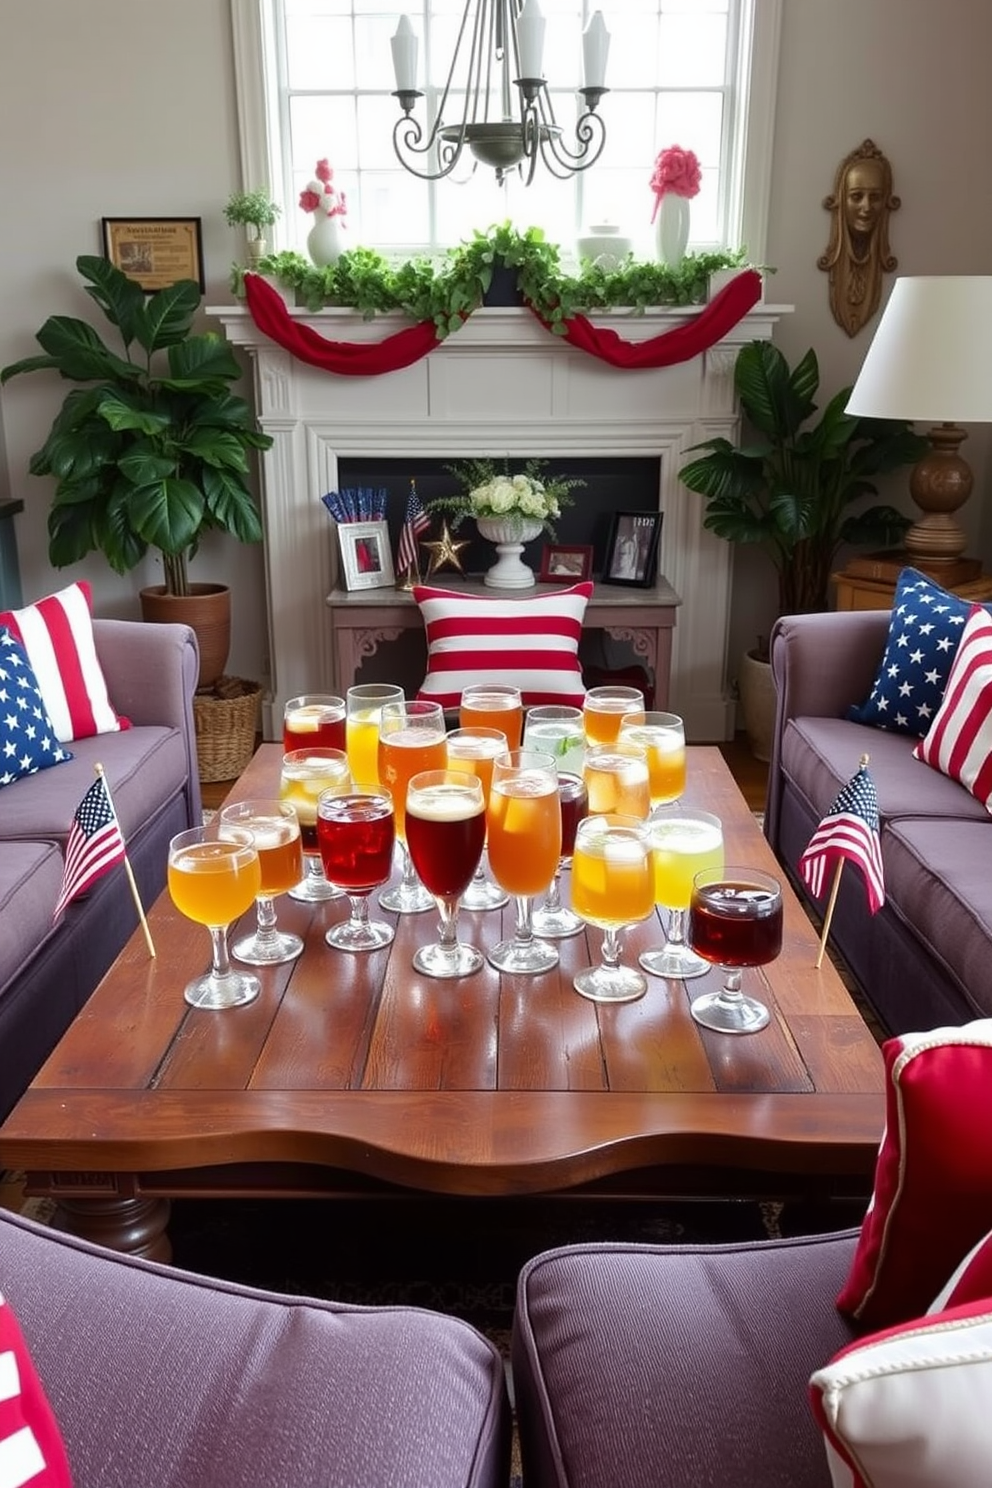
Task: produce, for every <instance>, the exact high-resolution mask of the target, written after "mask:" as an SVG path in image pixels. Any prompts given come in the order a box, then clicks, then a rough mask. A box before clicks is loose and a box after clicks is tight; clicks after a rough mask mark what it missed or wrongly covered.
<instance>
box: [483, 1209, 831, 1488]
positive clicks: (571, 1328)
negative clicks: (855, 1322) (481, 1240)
mask: <svg viewBox="0 0 992 1488" xmlns="http://www.w3.org/2000/svg"><path fill="white" fill-rule="evenodd" d="M856 1243H857V1231H854V1230H852V1231H846V1232H844V1233H842V1234H837V1235H825V1236H813V1237H808V1236H807V1237H805V1238H802V1239H795V1240H772V1241H765V1242H759V1243H755V1242H752V1243H750V1244H745V1245H709V1246H702V1245H692V1246H654V1245H619V1244H614V1245H610V1244H592V1245H575V1246H565V1247H562V1248H560V1249H557V1250H552V1251H547V1252H545V1253H544V1254H543V1255H539V1256H536V1257H535V1258H534V1259H533V1260H531V1261H529V1262H528V1263H527V1265H526V1266H525V1267H524V1268H523V1270H522V1272H521V1273H520V1278H519V1281H518V1285H517V1307H516V1314H515V1318H514V1330H513V1340H512V1361H513V1382H514V1397H515V1403H516V1411H517V1424H518V1428H519V1432H520V1450H521V1458H522V1464H523V1483H524V1488H608V1485H609V1488H613V1485H616V1488H621V1485H622V1488H661V1485H664V1488H704V1485H712V1488H724V1485H729V1484H733V1488H771V1485H773V1484H781V1485H782V1488H786V1485H788V1488H830V1482H831V1478H830V1472H829V1469H828V1467H827V1459H826V1455H825V1451H824V1447H823V1443H822V1440H821V1436H820V1431H819V1428H818V1427H817V1425H816V1423H815V1421H814V1418H813V1414H812V1411H811V1409H810V1406H809V1403H808V1397H807V1385H808V1382H809V1377H810V1375H811V1374H812V1373H813V1371H814V1370H815V1369H817V1368H819V1367H820V1366H821V1365H824V1364H826V1363H827V1362H828V1361H829V1360H830V1359H831V1358H832V1356H833V1355H834V1353H836V1351H837V1350H838V1349H839V1348H842V1347H843V1346H844V1344H846V1343H849V1342H850V1341H851V1339H852V1338H853V1337H854V1336H855V1335H854V1333H853V1331H852V1329H851V1327H850V1325H849V1324H848V1323H847V1322H846V1321H845V1319H844V1318H842V1317H841V1315H840V1313H839V1312H838V1311H837V1309H836V1307H835V1306H834V1298H835V1297H836V1295H837V1293H838V1291H839V1290H840V1286H841V1283H842V1282H843V1281H844V1280H845V1278H846V1276H847V1273H848V1270H849V1269H850V1265H851V1258H852V1256H853V1254H854V1248H855V1245H856Z"/></svg>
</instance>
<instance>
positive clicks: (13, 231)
mask: <svg viewBox="0 0 992 1488" xmlns="http://www.w3.org/2000/svg"><path fill="white" fill-rule="evenodd" d="M615 3H622V0H615ZM759 3H760V0H759ZM783 6H784V20H783V31H782V46H781V64H780V88H779V99H778V111H777V116H776V128H775V148H774V186H773V191H772V198H771V219H770V224H769V235H768V251H767V259H768V262H769V263H770V264H773V265H775V266H776V268H777V273H776V274H775V276H774V278H773V279H772V281H771V286H770V295H769V297H770V298H771V299H774V300H776V301H779V302H783V303H790V304H794V305H795V307H796V311H795V314H794V315H792V316H790V317H788V318H786V320H785V321H784V322H783V323H782V326H781V329H780V332H779V334H778V337H777V340H778V343H779V345H780V346H781V347H782V349H783V351H784V352H785V353H786V354H787V355H788V356H789V357H790V359H792V358H795V357H796V356H798V355H799V354H801V353H802V352H803V351H805V349H806V348H807V347H808V346H814V347H815V349H816V351H817V355H818V357H819V360H820V366H821V372H822V380H823V388H824V393H825V396H829V395H830V394H831V393H833V392H834V391H836V389H837V388H838V387H840V386H842V385H843V384H845V383H848V382H851V381H853V380H854V378H855V377H856V375H857V370H858V367H859V365H860V362H861V360H862V358H863V356H864V353H865V350H866V348H867V345H868V343H869V340H870V335H871V330H870V328H869V329H866V330H865V331H863V332H862V333H861V334H860V335H859V336H857V337H855V338H854V340H849V339H848V337H847V336H846V335H845V334H844V332H843V331H841V330H840V328H839V327H838V326H836V325H835V323H834V321H833V319H832V317H831V315H830V310H829V306H828V304H827V290H826V276H825V275H824V274H822V273H821V272H820V271H819V270H818V269H817V268H816V259H817V256H818V255H819V254H820V253H822V252H823V250H824V248H825V246H826V241H827V224H828V218H827V214H826V212H825V211H824V210H823V207H822V200H823V197H824V196H825V195H826V194H827V193H828V192H829V191H830V189H831V187H832V184H833V176H834V171H835V169H836V166H837V164H838V163H839V161H840V159H841V158H842V157H843V156H844V155H845V154H846V153H847V152H848V151H849V150H851V149H853V148H855V147H856V146H857V145H859V144H860V143H861V141H862V140H863V139H864V138H866V137H871V138H872V139H874V140H875V141H876V143H877V144H878V145H879V146H880V147H881V148H882V149H883V150H884V151H885V153H886V154H887V155H888V157H889V159H890V160H891V161H892V164H893V168H894V172H895V186H896V190H897V192H898V194H899V195H900V196H901V198H902V203H903V205H902V208H901V210H900V211H899V212H898V213H896V214H895V217H894V218H893V222H892V232H891V237H892V245H893V251H894V252H895V254H896V255H897V257H898V259H899V268H898V270H897V272H899V273H906V274H930V273H950V274H959V273H960V274H976V273H992V193H990V192H989V189H988V164H987V152H988V146H989V142H990V140H992V128H990V124H992V95H990V90H989V88H988V78H987V73H988V58H989V56H990V55H992V5H989V3H988V0H783ZM0 35H2V44H0V139H2V140H3V151H2V156H0V183H2V187H3V200H4V203H5V211H4V253H3V269H4V272H3V275H2V278H0V365H2V364H4V363H6V362H9V361H12V360H14V359H16V358H19V357H22V356H27V355H31V354H32V353H33V352H34V351H36V350H37V347H36V344H35V342H34V332H35V330H36V329H37V328H38V327H39V326H40V325H41V323H42V321H43V320H44V319H45V317H46V316H47V315H49V314H52V313H78V314H81V315H86V314H87V306H88V301H87V300H86V298H85V296H84V295H83V293H82V291H81V290H80V289H79V288H78V287H77V278H76V275H75V272H74V269H73V262H74V260H75V258H76V257H77V255H78V254H80V253H96V252H99V251H100V238H99V224H100V218H101V216H120V217H124V216H129V215H135V216H199V217H201V218H202V219H203V230H204V251H205V258H206V272H207V301H208V302H209V303H216V302H218V301H219V300H220V301H223V300H226V299H227V298H228V291H227V274H228V268H229V264H230V260H231V259H232V257H234V256H235V255H236V253H237V251H238V247H237V240H236V238H235V234H234V233H233V232H232V231H231V229H229V228H228V227H227V226H226V224H225V222H224V220H223V217H222V215H221V210H220V209H221V206H222V204H223V202H224V201H225V199H226V197H227V195H228V193H229V191H230V190H231V189H232V188H233V187H235V186H236V185H238V184H239V163H238V161H239V156H238V142H237V127H236V109H235V96H234V79H233V65H232V58H231V29H230V19H229V10H228V0H87V3H86V4H85V5H83V4H78V3H73V0H4V3H3V15H2V25H0ZM63 392H64V389H62V388H61V387H60V386H59V384H58V383H57V381H55V380H52V379H47V378H45V377H44V376H43V375H40V374H39V375H37V376H35V377H33V378H21V379H16V380H15V381H14V382H12V383H10V384H8V386H7V387H6V388H5V389H4V390H3V392H2V395H0V397H2V402H0V412H2V417H3V430H0V434H2V433H4V432H5V436H6V453H7V465H8V472H7V479H6V481H5V479H4V476H3V473H2V472H0V491H2V490H3V489H4V486H5V484H7V485H9V490H10V494H12V495H14V496H19V497H21V498H22V499H23V500H24V501H25V506H26V510H25V512H24V513H23V514H22V515H21V516H19V517H18V518H16V522H17V533H18V542H19V545H20V550H21V567H22V574H23V580H24V590H25V595H26V597H28V598H32V597H36V596H37V595H39V594H41V593H43V592H44V591H45V590H46V589H48V588H50V587H51V586H52V584H53V583H60V582H67V581H68V580H69V579H70V578H72V577H76V576H85V577H88V578H90V579H91V580H92V582H93V584H94V589H95V592H96V603H97V606H98V608H99V610H100V612H101V613H103V614H117V615H131V614H136V613H137V599H136V594H137V590H138V588H139V587H140V586H141V585H142V584H145V583H154V582H157V581H158V578H159V575H158V574H157V572H156V571H155V565H154V563H152V562H151V561H149V563H148V565H147V568H146V570H145V571H143V572H140V573H135V574H132V575H130V576H128V577H127V578H126V579H118V578H117V577H116V576H115V575H113V574H111V573H109V572H108V570H107V568H106V565H105V564H104V563H103V561H102V560H101V559H99V558H91V559H89V560H88V561H87V562H86V563H85V564H82V565H80V566H79V573H78V575H77V574H76V573H74V572H73V571H70V570H65V571H63V572H62V573H60V574H53V573H52V571H51V569H50V568H49V566H48V562H47V539H46V532H45V519H46V513H47V500H46V491H45V487H44V485H43V483H42V482H40V481H36V480H35V479H34V478H32V477H30V476H29V475H28V474H27V464H28V459H29V457H30V454H31V452H32V451H33V450H35V449H37V447H38V445H39V444H40V443H41V441H42V440H43V438H44V435H45V432H46V431H47V428H48V425H49V424H50V422H51V419H52V417H53V415H54V413H55V411H56V409H57V407H58V405H59V402H60V401H61V396H62V394H63ZM990 412H992V410H990ZM966 451H967V453H968V454H969V457H970V458H971V460H972V463H973V464H974V466H975V468H976V493H975V496H974V497H973V498H972V502H971V503H970V505H969V507H968V509H967V513H966V516H967V523H966V525H969V527H970V530H972V532H973V534H974V539H975V542H974V547H973V551H974V552H976V553H978V552H980V553H981V554H982V556H983V557H984V558H985V559H986V560H987V562H989V563H990V564H992V512H989V513H988V516H987V518H985V520H984V521H983V517H984V512H985V507H986V506H987V505H988V504H989V503H987V501H986V498H987V497H988V495H989V489H988V488H989V485H990V481H992V473H990V459H989V441H988V438H987V437H986V435H985V433H984V431H983V430H981V429H978V428H976V429H975V430H974V431H973V433H972V438H971V439H970V440H969V442H968V445H967V446H966ZM0 460H2V443H0ZM886 494H887V495H888V496H890V497H891V499H893V500H898V501H899V503H900V504H904V505H906V506H907V509H908V506H909V503H908V500H907V499H906V498H905V496H904V494H903V492H902V489H901V484H900V485H899V487H898V488H897V489H895V490H890V491H888V492H887V493H886ZM261 572H262V569H261V562H260V555H259V554H258V553H257V552H256V551H254V550H251V549H244V548H239V547H237V546H235V545H233V544H231V543H229V542H222V541H218V542H215V543H214V544H213V545H212V546H211V545H205V548H204V551H203V553H202V554H201V556H200V557H199V558H198V560H197V562H196V564H195V567H194V577H200V578H218V577H219V578H222V579H225V580H228V581H230V582H232V583H233V584H234V586H235V594H234V605H235V640H234V647H233V650H232V654H231V659H230V663H229V669H230V670H231V671H232V672H236V673H239V674H241V675H244V676H251V677H261V676H264V671H265V657H264V649H265V642H264V622H263V619H262V614H261V600H262V587H263V586H262V578H261ZM736 575H737V582H736V585H735V603H734V612H733V622H732V630H733V633H732V636H731V645H730V653H731V658H733V655H734V654H735V651H737V650H740V649H743V648H744V647H746V646H747V645H749V644H751V641H752V637H753V635H754V634H755V633H756V632H757V631H758V630H760V629H762V628H766V627H767V623H768V619H769V618H770V616H771V614H772V613H773V610H774V605H773V601H772V597H771V586H770V582H769V581H770V571H769V569H768V567H767V565H766V564H764V563H763V561H762V560H761V559H760V558H758V557H757V555H754V554H745V553H741V554H739V555H738V562H737V568H736ZM315 623H320V617H315ZM733 673H734V667H733V663H731V675H732V676H733Z"/></svg>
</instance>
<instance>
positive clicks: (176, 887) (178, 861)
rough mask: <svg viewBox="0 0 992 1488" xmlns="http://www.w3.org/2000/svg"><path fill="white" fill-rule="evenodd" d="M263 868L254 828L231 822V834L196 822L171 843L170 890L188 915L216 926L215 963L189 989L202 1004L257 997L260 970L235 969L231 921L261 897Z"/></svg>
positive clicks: (236, 1003) (190, 998)
mask: <svg viewBox="0 0 992 1488" xmlns="http://www.w3.org/2000/svg"><path fill="white" fill-rule="evenodd" d="M261 884H262V870H261V868H260V867H259V863H258V852H257V851H256V848H255V843H254V840H253V838H252V835H251V833H250V832H244V831H242V830H241V829H240V828H239V827H231V828H230V829H229V832H228V835H227V837H226V838H225V839H223V840H222V839H221V838H220V837H219V836H218V833H217V829H216V827H215V826H214V825H213V824H211V825H210V826H206V827H190V828H188V829H187V830H186V831H185V832H178V833H177V834H176V836H175V837H173V839H172V841H171V842H170V843H169V893H170V894H171V896H172V902H173V904H174V905H175V906H176V908H177V909H178V910H179V912H180V914H184V915H185V916H186V918H187V919H189V920H194V921H195V922H196V923H197V924H198V925H206V927H207V929H208V930H209V931H210V941H211V947H212V951H213V957H212V964H211V967H210V970H209V971H208V972H207V973H206V975H205V976H201V977H195V978H194V980H193V981H191V982H189V983H188V985H187V986H186V988H185V990H184V991H183V996H184V997H185V999H186V1001H187V1002H188V1003H190V1004H191V1005H192V1006H193V1007H196V1008H211V1009H214V1008H232V1007H241V1006H243V1005H244V1004H245V1003H248V1002H254V1000H255V998H256V997H257V996H258V994H259V991H260V990H261V984H260V982H259V980H258V977H257V976H253V975H252V974H251V973H250V972H244V971H234V970H232V968H231V961H230V957H229V956H228V951H227V927H228V926H229V925H230V923H231V921H232V920H236V919H237V918H238V916H239V915H243V914H244V912H245V910H246V909H250V908H251V906H252V904H253V902H254V901H255V899H256V898H257V897H258V892H259V889H260V888H261Z"/></svg>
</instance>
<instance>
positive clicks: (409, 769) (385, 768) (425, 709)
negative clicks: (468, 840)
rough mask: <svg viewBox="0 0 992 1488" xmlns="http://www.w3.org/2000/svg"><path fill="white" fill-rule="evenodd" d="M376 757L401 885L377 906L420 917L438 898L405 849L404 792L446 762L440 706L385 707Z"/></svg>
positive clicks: (417, 703)
mask: <svg viewBox="0 0 992 1488" xmlns="http://www.w3.org/2000/svg"><path fill="white" fill-rule="evenodd" d="M377 759H378V766H377V769H378V780H379V783H380V784H381V785H383V786H385V788H386V789H387V790H388V791H389V793H390V795H391V796H392V798H393V815H394V817H395V820H396V841H397V842H398V843H399V846H400V856H401V862H402V873H401V876H400V881H399V883H398V884H397V885H396V886H395V888H391V889H386V890H385V892H384V893H382V894H380V895H379V903H380V904H381V905H382V907H383V909H393V910H395V911H396V912H397V913H398V914H420V913H421V911H423V910H425V909H433V908H434V896H433V894H430V893H428V891H427V890H426V889H425V888H424V885H423V884H422V883H421V882H420V879H419V878H418V877H417V871H416V869H415V868H414V866H413V859H412V858H411V857H410V852H409V849H408V848H407V845H406V793H407V787H408V786H409V784H410V781H411V779H412V778H413V776H414V775H419V774H420V773H421V771H423V770H443V769H444V767H445V765H446V764H447V762H448V744H447V739H446V736H445V729H444V709H443V708H442V707H441V704H440V703H435V702H432V701H428V700H427V699H421V698H414V699H412V700H411V701H410V702H407V701H405V700H403V701H397V702H391V703H383V705H382V710H381V713H380V717H379V743H378V756H377ZM358 783H359V782H356V784H358Z"/></svg>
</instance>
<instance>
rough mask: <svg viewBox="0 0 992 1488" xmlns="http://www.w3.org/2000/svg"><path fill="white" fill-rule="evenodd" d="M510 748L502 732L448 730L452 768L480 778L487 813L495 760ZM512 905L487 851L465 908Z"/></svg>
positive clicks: (479, 727)
mask: <svg viewBox="0 0 992 1488" xmlns="http://www.w3.org/2000/svg"><path fill="white" fill-rule="evenodd" d="M509 747H510V746H509V744H508V743H507V738H506V735H505V734H504V733H503V730H502V729H498V728H487V727H485V726H484V725H482V724H470V725H469V726H468V727H467V728H456V729H449V730H448V768H449V769H450V770H464V771H465V772H466V773H467V774H469V775H476V776H478V779H479V781H480V783H481V785H482V800H483V805H484V807H485V809H487V810H488V807H489V792H490V790H491V789H492V783H493V760H494V759H495V758H496V756H497V755H498V754H505V753H506V751H507V750H508V749H509ZM509 902H510V896H509V894H507V893H506V891H505V889H501V888H500V886H499V884H498V883H494V882H493V879H492V878H491V877H490V875H489V874H488V873H487V872H486V867H485V852H483V857H482V858H481V859H480V860H479V866H478V867H477V868H476V870H475V872H474V874H473V875H472V881H471V883H470V884H469V886H468V888H467V889H466V890H465V892H464V894H463V895H462V897H461V908H462V909H468V910H485V909H502V908H503V905H504V904H509Z"/></svg>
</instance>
